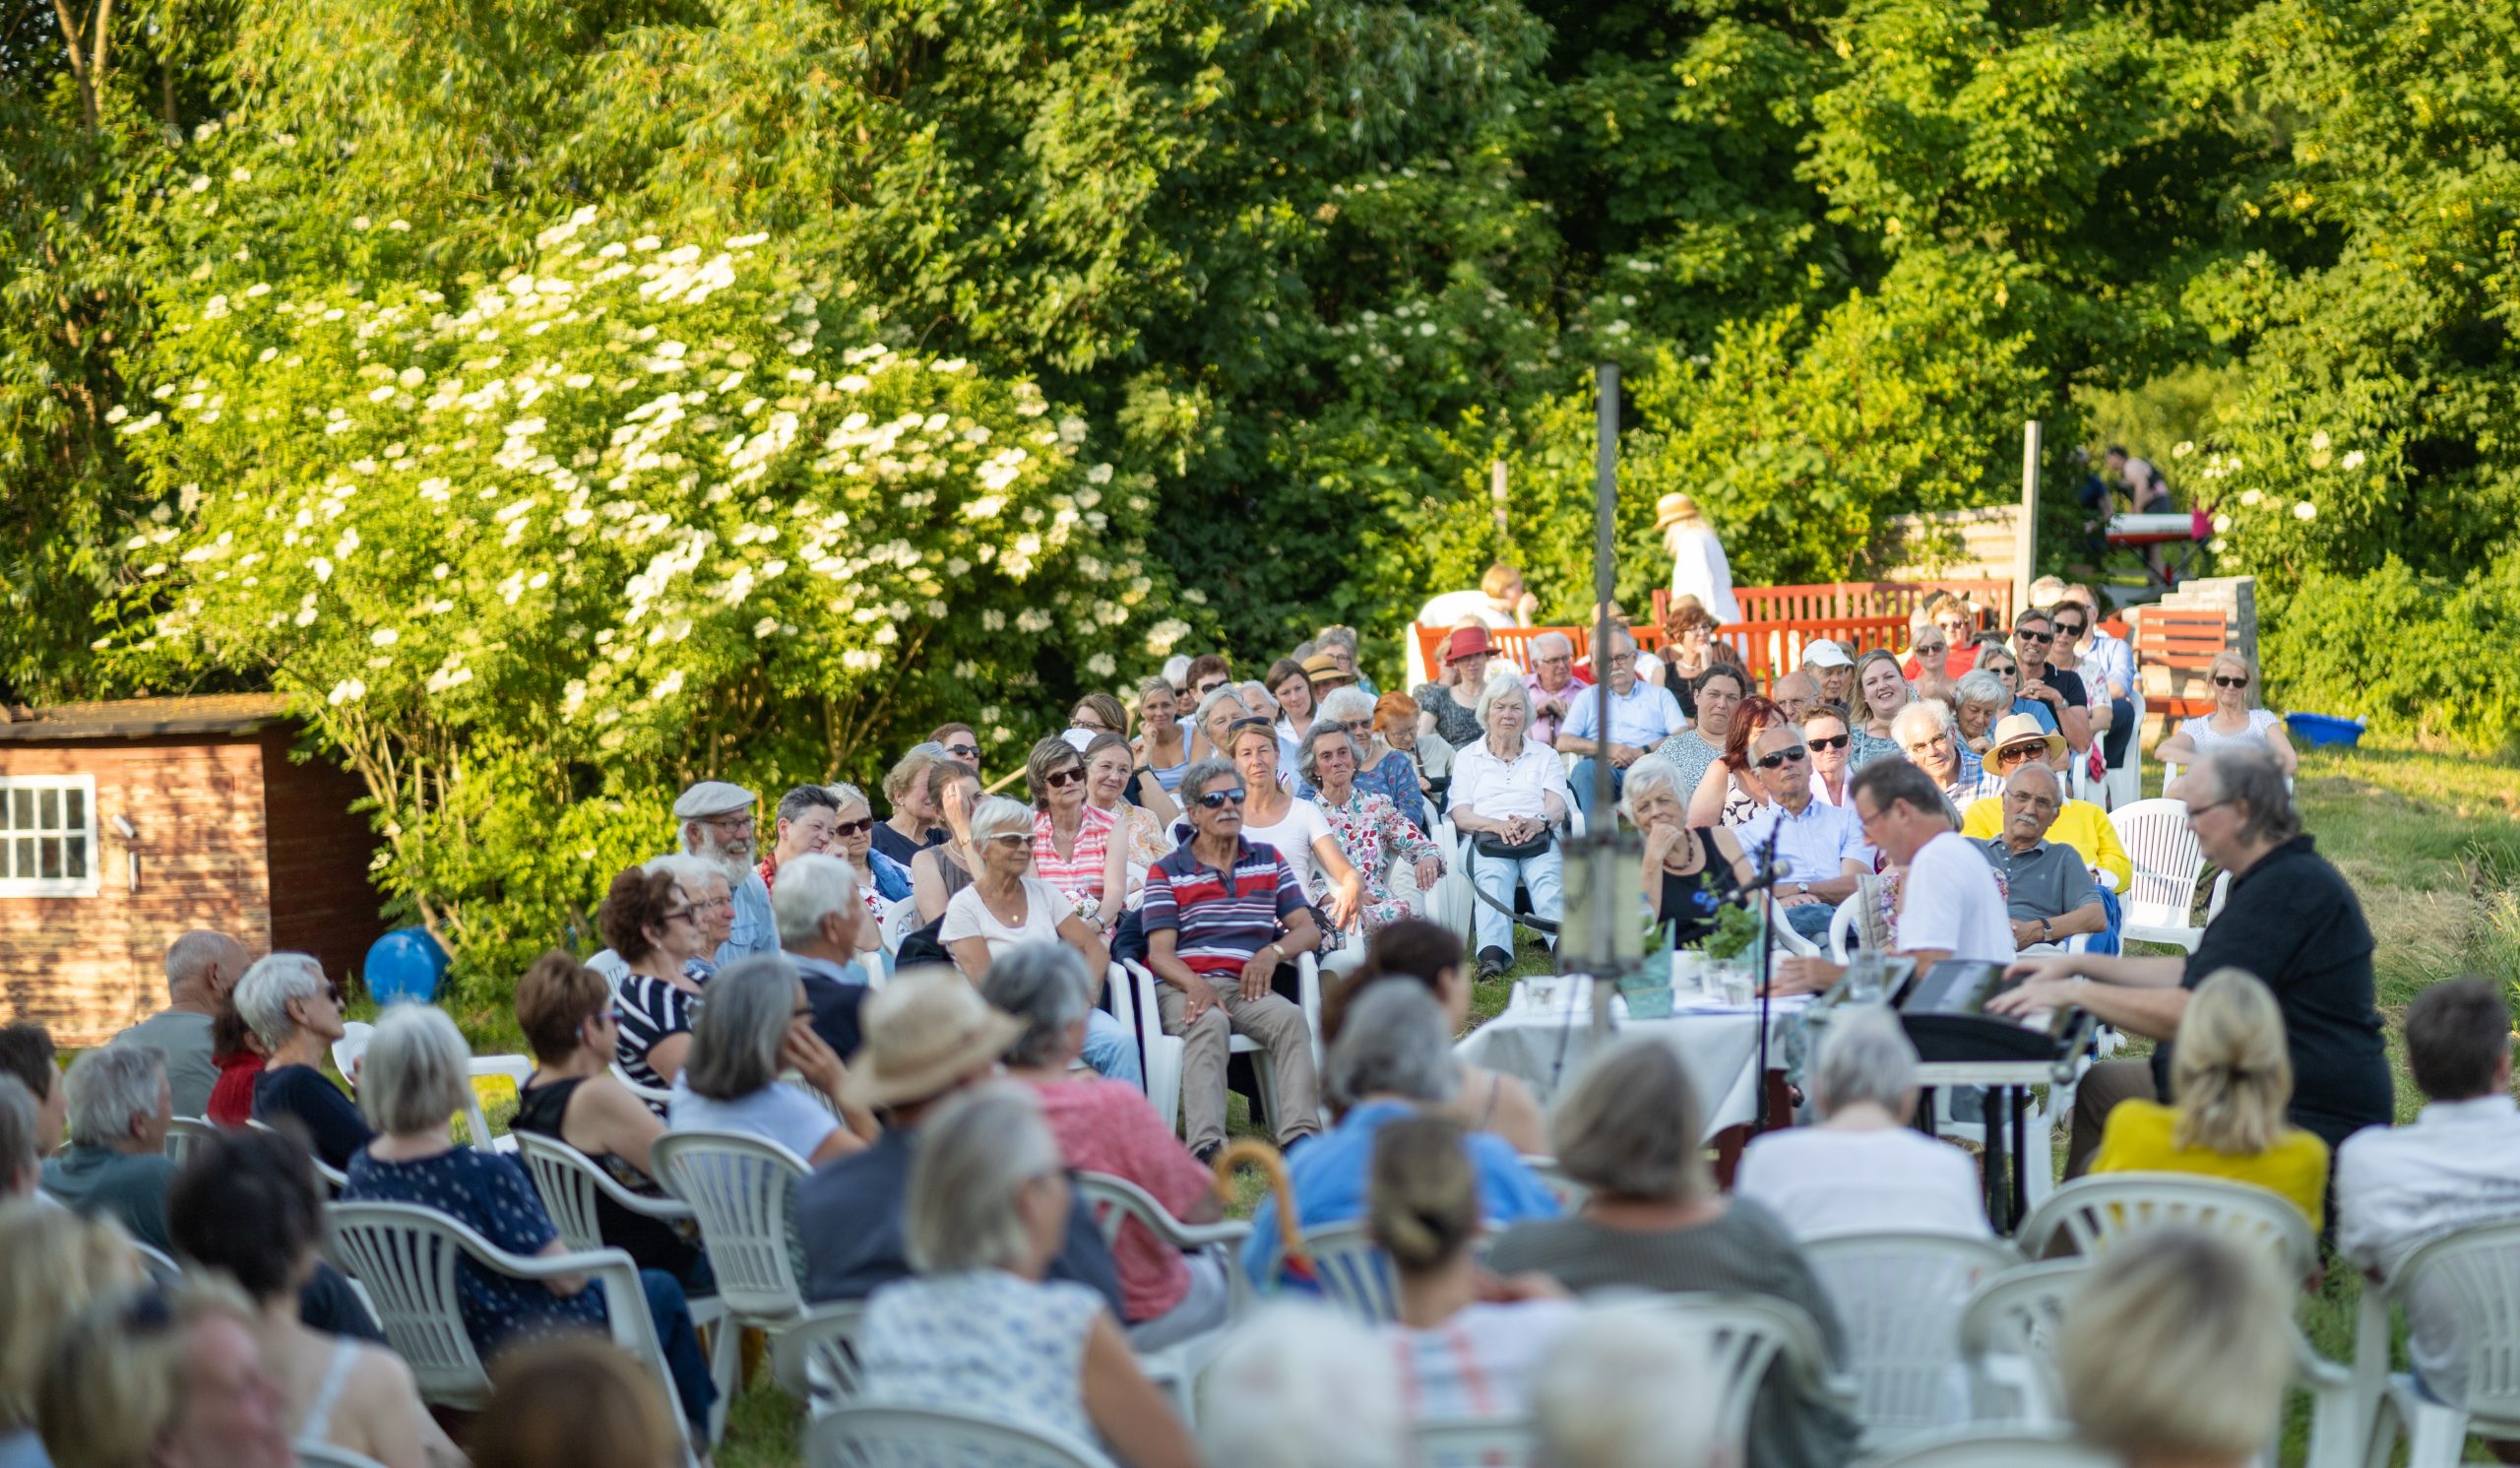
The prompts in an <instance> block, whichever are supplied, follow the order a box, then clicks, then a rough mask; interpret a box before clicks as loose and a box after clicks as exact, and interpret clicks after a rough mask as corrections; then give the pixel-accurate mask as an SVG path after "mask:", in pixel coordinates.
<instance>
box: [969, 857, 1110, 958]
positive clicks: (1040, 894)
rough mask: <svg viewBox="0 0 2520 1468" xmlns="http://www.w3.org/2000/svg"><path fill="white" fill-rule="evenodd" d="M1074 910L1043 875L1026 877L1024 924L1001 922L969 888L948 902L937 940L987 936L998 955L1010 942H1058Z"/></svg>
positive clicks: (974, 889) (977, 892) (990, 950)
mask: <svg viewBox="0 0 2520 1468" xmlns="http://www.w3.org/2000/svg"><path fill="white" fill-rule="evenodd" d="M1112 839H1113V840H1118V839H1119V838H1118V837H1117V836H1114V837H1113V838H1112ZM1074 911H1075V909H1074V908H1073V907H1071V906H1070V905H1069V903H1068V900H1067V899H1066V898H1064V897H1062V896H1060V895H1059V889H1058V888H1056V887H1053V886H1051V885H1050V884H1049V883H1047V882H1045V881H1042V880H1041V879H1040V877H1037V876H1028V877H1026V878H1024V925H1023V926H1021V927H1009V926H1007V925H1005V924H1003V923H1000V922H998V921H997V915H996V914H995V913H992V912H990V911H989V910H988V904H987V903H985V902H982V901H980V889H979V888H978V887H977V886H973V887H965V888H964V889H963V890H962V891H960V892H957V893H955V894H954V898H953V901H951V902H948V903H946V904H945V922H944V925H942V926H940V927H939V928H937V929H936V940H937V941H938V942H940V943H953V942H956V941H958V940H960V939H962V938H985V939H987V941H988V955H989V957H991V958H995V957H996V956H997V955H999V954H1001V953H1003V952H1005V951H1006V948H1007V945H1008V944H1010V943H1055V942H1057V941H1058V940H1059V920H1060V919H1062V918H1065V917H1066V916H1067V915H1068V914H1069V913H1071V912H1074Z"/></svg>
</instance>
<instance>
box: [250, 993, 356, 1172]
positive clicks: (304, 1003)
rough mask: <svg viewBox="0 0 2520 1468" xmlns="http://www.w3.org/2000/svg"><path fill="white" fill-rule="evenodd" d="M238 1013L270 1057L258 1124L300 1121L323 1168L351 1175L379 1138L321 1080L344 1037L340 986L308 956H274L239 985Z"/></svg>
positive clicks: (257, 1105) (257, 1101)
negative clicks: (328, 1057) (356, 1159)
mask: <svg viewBox="0 0 2520 1468" xmlns="http://www.w3.org/2000/svg"><path fill="white" fill-rule="evenodd" d="M236 1012H237V1013H238V1014H240V1015H242V1016H244V1019H245V1023H246V1024H248V1025H251V1026H252V1027H253V1030H254V1033H255V1035H257V1036H259V1037H260V1038H261V1040H262V1042H263V1046H264V1049H265V1051H266V1052H267V1053H269V1054H270V1055H271V1063H270V1064H269V1065H267V1066H265V1067H264V1069H263V1073H262V1074H261V1075H258V1076H256V1077H255V1078H254V1119H255V1120H257V1121H270V1120H273V1119H274V1118H276V1117H295V1118H296V1119H297V1121H298V1123H299V1124H300V1125H302V1126H304V1127H305V1128H306V1135H307V1140H308V1141H309V1142H310V1143H311V1144H312V1145H313V1147H314V1149H315V1155H316V1156H317V1157H318V1158H320V1159H322V1160H323V1163H324V1165H325V1166H326V1167H328V1168H331V1169H333V1170H334V1171H335V1172H343V1171H346V1170H347V1169H348V1167H349V1165H350V1159H351V1158H352V1157H355V1156H357V1155H358V1150H359V1149H360V1148H361V1147H364V1146H366V1145H367V1144H368V1142H369V1141H370V1140H371V1139H372V1138H374V1136H375V1135H376V1133H375V1132H374V1131H372V1130H370V1129H369V1128H368V1124H367V1119H366V1118H365V1117H361V1116H360V1115H359V1114H358V1108H357V1106H355V1105H353V1104H352V1103H351V1101H350V1099H349V1098H348V1097H347V1096H345V1095H343V1094H342V1089H341V1088H340V1087H339V1086H336V1085H334V1084H333V1083H332V1082H331V1081H329V1080H327V1079H325V1077H324V1057H325V1056H326V1055H327V1054H328V1053H330V1052H331V1050H332V1046H333V1042H334V1041H336V1040H339V1039H341V1038H342V1035H343V1033H344V1029H343V1022H342V989H341V986H340V985H338V984H335V983H333V982H332V981H331V980H329V979H326V978H325V977H324V968H323V965H321V964H319V963H317V962H316V961H315V960H314V959H313V958H311V957H309V956H307V955H306V954H303V953H274V954H270V955H268V956H266V957H264V958H262V959H260V960H258V961H257V962H256V963H255V964H254V966H253V967H252V968H249V969H247V970H246V971H245V977H244V978H242V979H239V980H237V981H236ZM352 1079H353V1081H354V1080H355V1077H353V1078H352Z"/></svg>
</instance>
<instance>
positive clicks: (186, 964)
mask: <svg viewBox="0 0 2520 1468" xmlns="http://www.w3.org/2000/svg"><path fill="white" fill-rule="evenodd" d="M251 962H253V956H252V955H251V954H248V953H247V952H246V951H245V946H244V944H242V943H239V942H237V941H236V940H235V939H234V938H231V937H229V936H228V935H227V934H225V933H223V932H213V931H212V930H210V929H209V928H206V927H197V928H195V929H193V930H192V931H191V932H188V933H185V934H184V935H183V936H182V937H179V938H177V939H175V940H174V941H173V942H171V943H168V944H167V945H166V997H167V1000H168V1002H167V1005H166V1007H165V1008H163V1009H161V1010H159V1011H158V1013H156V1014H153V1015H151V1016H149V1017H148V1018H147V1019H144V1020H142V1021H141V1022H140V1023H138V1024H136V1025H133V1026H132V1027H131V1028H130V1029H128V1030H125V1031H123V1032H122V1033H121V1034H120V1035H118V1036H116V1037H114V1038H115V1039H117V1040H136V1041H138V1042H139V1043H141V1044H142V1045H154V1046H156V1047H158V1049H159V1050H161V1051H164V1052H165V1053H166V1087H167V1090H168V1091H169V1092H170V1093H171V1094H172V1095H173V1097H174V1105H175V1115H176V1116H178V1117H199V1116H203V1115H206V1114H207V1113H208V1112H209V1110H210V1088H211V1087H213V1086H215V1085H217V1084H219V1065H218V1062H217V1061H214V1060H213V1059H211V1057H210V1026H211V1021H212V1020H213V1019H214V1018H215V1017H216V1016H217V1015H218V1013H219V1004H220V1001H221V999H224V998H226V997H227V991H228V990H229V989H233V988H235V987H236V981H237V980H239V979H241V978H243V977H244V976H245V966H246V965H247V964H249V963H251Z"/></svg>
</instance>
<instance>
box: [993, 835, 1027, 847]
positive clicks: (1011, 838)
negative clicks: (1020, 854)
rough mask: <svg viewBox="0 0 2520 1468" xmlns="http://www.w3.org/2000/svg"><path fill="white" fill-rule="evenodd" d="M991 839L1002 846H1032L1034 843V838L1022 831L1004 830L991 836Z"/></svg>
mask: <svg viewBox="0 0 2520 1468" xmlns="http://www.w3.org/2000/svg"><path fill="white" fill-rule="evenodd" d="M989 840H991V841H994V842H996V843H997V844H998V845H1000V846H1009V847H1014V846H1031V845H1032V844H1033V838H1032V837H1030V836H1027V835H1025V834H1024V833H1023V832H1021V831H1002V832H1000V833H998V834H997V835H995V836H992V837H990V838H989Z"/></svg>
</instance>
